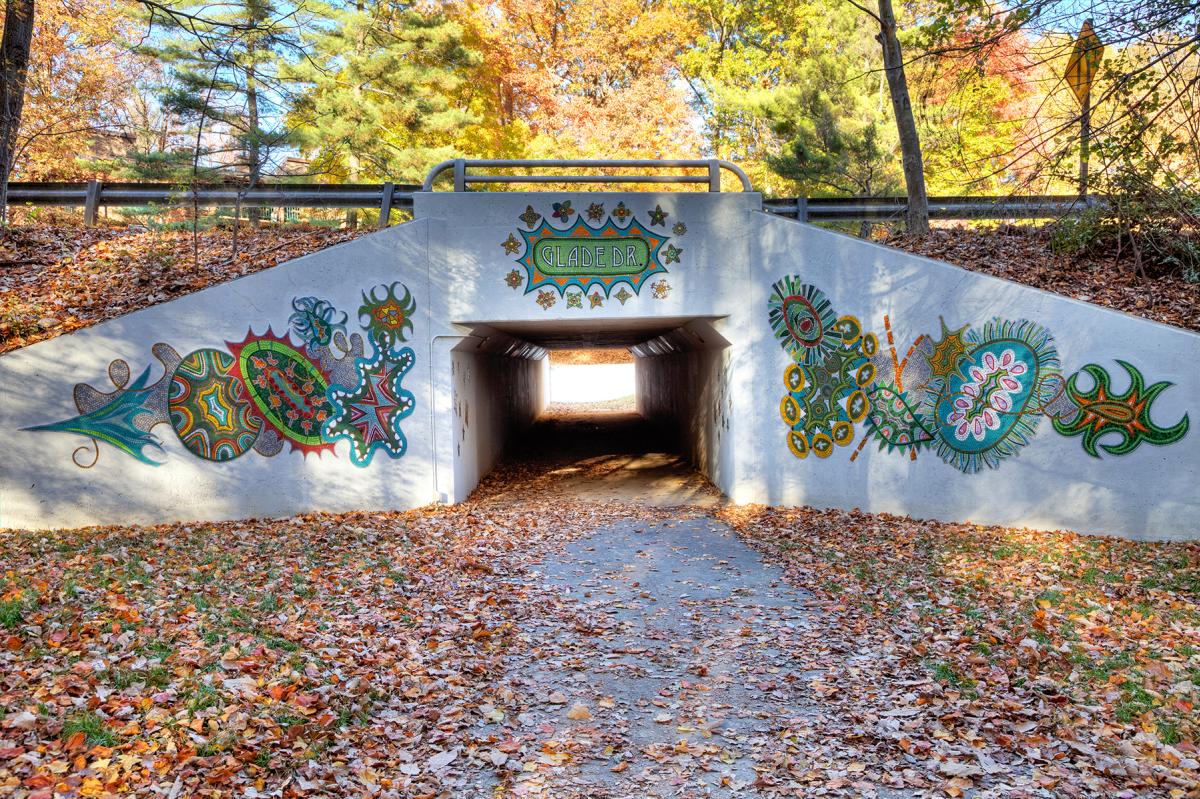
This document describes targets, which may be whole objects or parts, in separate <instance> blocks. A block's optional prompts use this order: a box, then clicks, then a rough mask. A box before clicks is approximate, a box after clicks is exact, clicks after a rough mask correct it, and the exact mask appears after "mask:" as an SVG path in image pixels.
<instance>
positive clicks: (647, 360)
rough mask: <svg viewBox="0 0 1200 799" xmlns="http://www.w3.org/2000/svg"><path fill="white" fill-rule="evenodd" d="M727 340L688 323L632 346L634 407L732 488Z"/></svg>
mask: <svg viewBox="0 0 1200 799" xmlns="http://www.w3.org/2000/svg"><path fill="white" fill-rule="evenodd" d="M728 347H729V342H728V341H726V340H725V339H724V338H723V337H722V336H721V335H720V334H719V333H717V332H716V330H714V329H713V326H712V325H711V324H710V323H708V322H702V321H697V322H692V323H690V324H688V325H686V326H684V327H681V328H679V329H677V330H674V331H672V332H671V333H668V334H666V335H664V336H660V337H657V338H655V339H652V340H650V341H648V342H646V343H644V344H642V345H639V346H637V347H634V348H633V352H634V356H635V358H636V363H635V366H636V372H637V395H636V399H637V409H638V413H640V414H641V415H642V416H644V417H646V418H647V419H648V420H650V421H651V422H652V423H653V424H655V425H659V426H661V428H662V429H664V430H666V431H668V432H669V434H670V436H671V437H672V438H673V439H674V440H675V442H676V444H677V446H678V447H679V449H680V451H681V452H682V453H683V454H684V455H686V456H687V457H688V458H689V459H690V460H691V462H692V463H693V464H695V466H696V468H697V470H699V471H700V472H701V473H702V474H704V475H705V476H706V477H708V479H709V480H711V481H712V482H713V484H714V485H716V486H717V487H718V488H719V489H721V490H722V491H724V492H726V493H728V492H729V491H730V490H731V489H732V488H733V482H732V477H733V469H732V466H733V457H732V451H731V445H732V443H733V440H732V438H731V437H730V435H729V430H730V422H731V415H732V414H731V413H730V411H731V409H732V400H731V398H730V396H729V393H728V390H727V389H728V375H729V352H728Z"/></svg>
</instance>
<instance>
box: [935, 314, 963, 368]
mask: <svg viewBox="0 0 1200 799" xmlns="http://www.w3.org/2000/svg"><path fill="white" fill-rule="evenodd" d="M938 319H939V321H940V322H941V323H942V337H941V339H940V340H939V341H937V342H936V343H935V344H934V345H933V353H932V354H931V355H930V356H929V368H930V370H931V371H932V372H933V376H934V377H946V376H947V375H951V374H954V373H955V372H957V371H958V364H959V362H960V361H961V360H962V359H963V356H965V355H966V353H967V345H966V342H965V341H963V334H964V332H965V331H966V329H967V328H968V327H969V325H963V326H962V327H960V328H958V329H957V330H951V329H950V328H948V327H946V320H945V319H942V318H941V317H938Z"/></svg>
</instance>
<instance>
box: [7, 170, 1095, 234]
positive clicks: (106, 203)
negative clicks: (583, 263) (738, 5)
mask: <svg viewBox="0 0 1200 799" xmlns="http://www.w3.org/2000/svg"><path fill="white" fill-rule="evenodd" d="M543 180H544V179H543ZM705 180H706V181H707V178H705ZM420 190H421V186H419V185H417V184H407V183H344V184H320V183H286V184H268V185H260V186H256V187H255V188H252V189H251V188H245V187H239V186H229V185H196V186H188V187H182V188H181V187H180V186H177V185H172V184H167V183H107V182H102V181H98V180H93V181H89V182H87V183H20V182H14V183H10V184H8V201H9V204H10V205H12V206H14V207H16V206H23V205H27V206H57V207H65V208H79V207H81V206H82V208H83V219H84V224H86V225H89V226H91V225H94V224H95V223H96V214H97V211H98V210H99V209H100V208H102V207H113V208H139V207H179V206H193V205H194V206H198V207H204V208H211V207H230V208H367V209H378V211H379V221H378V224H379V227H386V226H387V224H388V219H389V217H390V215H391V212H392V210H393V209H396V210H411V209H412V195H413V193H414V192H418V191H420ZM1100 203H1102V200H1100V199H1098V198H1096V197H1087V198H1080V197H1077V196H1066V195H1045V196H1033V197H930V198H929V216H930V218H931V219H947V220H951V219H958V220H970V219H1057V218H1060V217H1065V216H1070V215H1072V214H1077V213H1079V212H1080V211H1082V210H1084V209H1086V208H1091V207H1095V206H1097V205H1098V204H1100ZM906 206H907V201H906V199H905V198H904V197H798V198H790V199H773V200H764V201H763V208H764V210H766V211H769V212H770V213H773V214H779V215H780V216H787V217H792V218H794V219H798V220H800V221H801V222H888V221H897V220H900V219H903V217H904V209H905V207H906Z"/></svg>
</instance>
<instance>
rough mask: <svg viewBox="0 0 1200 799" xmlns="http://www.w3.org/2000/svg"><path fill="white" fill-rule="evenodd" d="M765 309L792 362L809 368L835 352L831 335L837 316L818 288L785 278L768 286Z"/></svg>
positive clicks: (834, 341) (792, 278)
mask: <svg viewBox="0 0 1200 799" xmlns="http://www.w3.org/2000/svg"><path fill="white" fill-rule="evenodd" d="M767 307H768V309H769V310H768V318H769V319H770V321H771V329H772V330H773V331H775V338H777V339H779V343H780V345H781V346H782V347H783V349H784V352H786V353H788V354H789V355H790V356H792V360H794V361H796V362H797V363H800V364H804V365H806V366H811V365H813V364H816V363H820V362H821V360H823V359H824V358H825V356H826V355H828V354H829V353H831V352H833V351H834V350H835V349H837V347H838V338H837V337H836V336H834V335H830V330H831V328H832V327H833V325H834V323H835V322H836V321H837V314H836V313H834V310H833V305H832V304H831V303H830V302H829V298H828V297H826V296H825V294H824V292H822V291H821V290H820V289H818V288H816V287H815V286H810V285H808V284H806V283H803V282H801V280H800V278H799V277H798V276H796V275H788V276H787V277H785V278H783V279H782V280H779V281H778V282H776V283H775V285H773V286H772V287H771V296H770V297H769V298H768V300H767Z"/></svg>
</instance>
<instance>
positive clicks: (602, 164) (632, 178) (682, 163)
mask: <svg viewBox="0 0 1200 799" xmlns="http://www.w3.org/2000/svg"><path fill="white" fill-rule="evenodd" d="M471 169H544V170H555V169H557V170H562V169H651V170H653V169H702V170H704V173H703V174H691V175H688V174H683V175H680V174H667V175H654V174H647V175H562V174H546V175H496V174H484V175H479V174H471V172H470V170H471ZM721 170H725V171H727V172H730V173H732V174H733V175H734V176H735V177H737V179H738V181H739V182H740V183H741V186H742V191H747V192H748V191H753V190H754V189H753V187H752V186H751V184H750V177H749V176H748V175H747V174H746V173H745V172H744V171H743V170H742V168H741V167H739V166H738V165H737V164H735V163H733V162H731V161H725V160H723V159H719V158H684V159H675V160H668V159H656V158H633V159H619V160H594V159H587V158H579V159H556V158H551V159H508V158H484V159H467V158H453V159H450V160H449V161H443V162H442V163H440V164H438V165H437V166H435V167H434V168H433V169H431V170H429V174H428V175H426V176H425V182H424V183H423V184H422V186H421V190H422V191H433V184H434V181H436V180H437V178H438V177H439V176H440V175H441V174H442V173H443V172H447V171H451V172H453V175H454V191H466V190H467V187H468V186H470V185H473V184H485V183H707V184H708V190H709V191H710V192H719V191H721Z"/></svg>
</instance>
